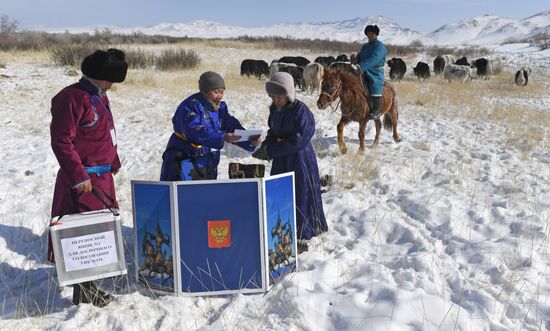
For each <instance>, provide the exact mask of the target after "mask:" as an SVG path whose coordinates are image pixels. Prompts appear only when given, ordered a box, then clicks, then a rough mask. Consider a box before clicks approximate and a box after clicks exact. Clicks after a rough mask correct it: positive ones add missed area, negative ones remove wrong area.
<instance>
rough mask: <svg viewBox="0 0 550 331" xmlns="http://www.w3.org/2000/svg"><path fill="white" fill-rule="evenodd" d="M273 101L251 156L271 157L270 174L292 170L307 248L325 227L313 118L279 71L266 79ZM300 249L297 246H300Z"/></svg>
mask: <svg viewBox="0 0 550 331" xmlns="http://www.w3.org/2000/svg"><path fill="white" fill-rule="evenodd" d="M266 91H267V93H268V95H269V96H270V97H271V99H272V101H273V103H272V104H271V106H270V107H269V118H268V125H269V130H268V132H267V137H266V138H265V140H264V142H263V143H262V146H261V148H259V149H258V150H257V151H256V152H254V153H253V154H252V156H254V157H256V158H259V159H263V160H272V161H273V163H272V166H271V175H277V174H281V173H285V172H290V171H294V180H295V183H294V185H295V195H296V215H297V219H296V224H297V225H296V227H297V235H298V240H299V241H298V243H299V244H300V245H301V246H302V247H301V250H302V251H303V250H307V243H306V242H304V240H309V239H311V238H312V237H314V236H316V235H318V234H320V233H322V232H325V231H327V230H328V226H327V222H326V219H325V213H324V211H323V201H322V200H321V184H320V181H319V168H318V166H317V157H316V156H315V152H314V151H313V146H312V145H311V138H312V137H313V134H314V133H315V118H314V117H313V113H312V112H311V111H310V110H309V108H308V107H307V106H306V105H305V104H304V103H303V102H301V101H300V100H296V99H295V94H296V93H295V91H294V80H293V78H292V76H291V75H290V74H288V73H286V72H278V73H276V74H274V75H273V77H272V78H271V80H270V81H268V82H267V83H266ZM299 250H300V246H299Z"/></svg>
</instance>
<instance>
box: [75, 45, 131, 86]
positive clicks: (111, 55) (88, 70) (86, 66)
mask: <svg viewBox="0 0 550 331" xmlns="http://www.w3.org/2000/svg"><path fill="white" fill-rule="evenodd" d="M124 58H125V55H124V52H123V51H121V50H119V49H115V48H109V49H108V50H107V51H104V50H101V49H98V50H97V51H95V52H93V53H92V54H90V55H88V56H86V57H85V58H84V61H82V65H81V66H80V69H81V70H82V73H83V74H84V75H86V76H87V77H89V78H92V79H97V80H106V81H108V82H112V83H121V82H123V81H124V79H125V78H126V72H127V71H128V63H126V61H124Z"/></svg>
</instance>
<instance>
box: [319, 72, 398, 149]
mask: <svg viewBox="0 0 550 331" xmlns="http://www.w3.org/2000/svg"><path fill="white" fill-rule="evenodd" d="M338 98H340V102H341V104H342V107H341V108H340V109H341V110H342V113H341V116H342V117H341V118H340V122H338V146H339V147H340V152H342V154H345V153H346V152H347V147H346V143H345V142H344V127H345V126H346V125H347V124H348V123H349V122H352V121H353V122H359V152H364V151H365V143H364V140H365V129H366V128H367V122H368V118H367V115H368V114H369V106H368V99H367V95H366V93H365V91H364V88H363V84H362V82H361V81H360V80H359V76H358V75H355V74H351V73H349V72H348V71H347V70H345V69H337V70H326V71H325V74H324V75H323V83H322V85H321V95H320V96H319V100H317V107H319V109H325V108H326V107H327V106H329V105H330V106H331V107H332V103H333V102H334V101H335V100H336V99H338ZM380 114H381V115H384V128H385V129H386V130H389V129H390V128H392V129H393V140H395V142H399V141H401V138H400V137H399V134H398V133H397V118H398V115H397V91H396V90H395V87H394V86H393V85H392V84H391V83H389V82H388V81H384V96H383V100H382V106H381V109H380ZM374 122H375V125H376V136H375V138H374V142H373V145H378V141H379V138H380V129H381V128H382V123H381V121H380V120H379V119H378V120H375V121H374Z"/></svg>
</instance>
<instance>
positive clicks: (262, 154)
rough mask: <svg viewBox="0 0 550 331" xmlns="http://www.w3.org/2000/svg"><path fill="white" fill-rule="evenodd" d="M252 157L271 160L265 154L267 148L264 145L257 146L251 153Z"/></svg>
mask: <svg viewBox="0 0 550 331" xmlns="http://www.w3.org/2000/svg"><path fill="white" fill-rule="evenodd" d="M252 157H254V158H257V159H259V160H265V161H269V160H271V159H270V158H269V155H268V154H267V148H266V147H265V146H262V147H260V148H258V149H257V150H256V151H255V152H254V153H252Z"/></svg>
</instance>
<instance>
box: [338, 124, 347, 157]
mask: <svg viewBox="0 0 550 331" xmlns="http://www.w3.org/2000/svg"><path fill="white" fill-rule="evenodd" d="M346 124H348V121H347V120H346V119H344V118H343V117H341V118H340V122H338V126H337V127H336V128H337V130H338V147H340V153H342V154H346V153H347V151H348V149H347V147H346V142H345V141H344V127H345V126H346Z"/></svg>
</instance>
